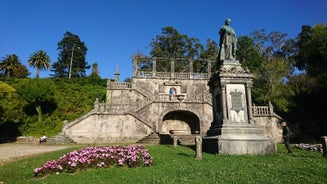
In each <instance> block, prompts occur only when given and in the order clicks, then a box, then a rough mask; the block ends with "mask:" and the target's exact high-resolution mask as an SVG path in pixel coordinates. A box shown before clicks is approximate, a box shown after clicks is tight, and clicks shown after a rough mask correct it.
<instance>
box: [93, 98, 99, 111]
mask: <svg viewBox="0 0 327 184" xmlns="http://www.w3.org/2000/svg"><path fill="white" fill-rule="evenodd" d="M94 111H95V112H99V99H98V98H96V99H95V102H94Z"/></svg>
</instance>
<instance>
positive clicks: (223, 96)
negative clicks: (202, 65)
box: [221, 84, 227, 123]
mask: <svg viewBox="0 0 327 184" xmlns="http://www.w3.org/2000/svg"><path fill="white" fill-rule="evenodd" d="M221 103H222V107H221V108H222V109H223V123H225V122H227V101H226V84H221Z"/></svg>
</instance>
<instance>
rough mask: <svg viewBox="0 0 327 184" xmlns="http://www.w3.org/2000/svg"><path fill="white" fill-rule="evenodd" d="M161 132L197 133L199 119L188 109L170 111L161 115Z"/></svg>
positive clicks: (198, 130)
mask: <svg viewBox="0 0 327 184" xmlns="http://www.w3.org/2000/svg"><path fill="white" fill-rule="evenodd" d="M161 132H162V133H163V134H181V135H190V134H199V132H200V120H199V118H198V117H197V115H195V114H194V113H192V112H189V111H172V112H169V113H167V114H166V115H165V116H164V117H163V121H162V130H161Z"/></svg>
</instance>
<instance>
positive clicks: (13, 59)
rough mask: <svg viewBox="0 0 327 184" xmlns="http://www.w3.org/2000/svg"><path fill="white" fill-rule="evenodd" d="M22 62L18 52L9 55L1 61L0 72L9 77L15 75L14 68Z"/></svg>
mask: <svg viewBox="0 0 327 184" xmlns="http://www.w3.org/2000/svg"><path fill="white" fill-rule="evenodd" d="M20 64H21V62H20V60H19V59H18V56H17V55H16V54H10V55H7V56H6V57H5V58H3V60H2V61H1V63H0V72H1V73H3V74H4V75H5V76H6V77H7V78H10V77H13V76H14V70H15V69H17V68H18V67H19V65H20Z"/></svg>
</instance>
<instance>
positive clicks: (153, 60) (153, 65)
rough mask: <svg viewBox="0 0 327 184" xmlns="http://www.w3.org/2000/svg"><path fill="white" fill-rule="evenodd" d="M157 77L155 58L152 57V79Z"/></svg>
mask: <svg viewBox="0 0 327 184" xmlns="http://www.w3.org/2000/svg"><path fill="white" fill-rule="evenodd" d="M156 76H157V58H156V57H154V58H153V59H152V77H153V78H155V77H156Z"/></svg>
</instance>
